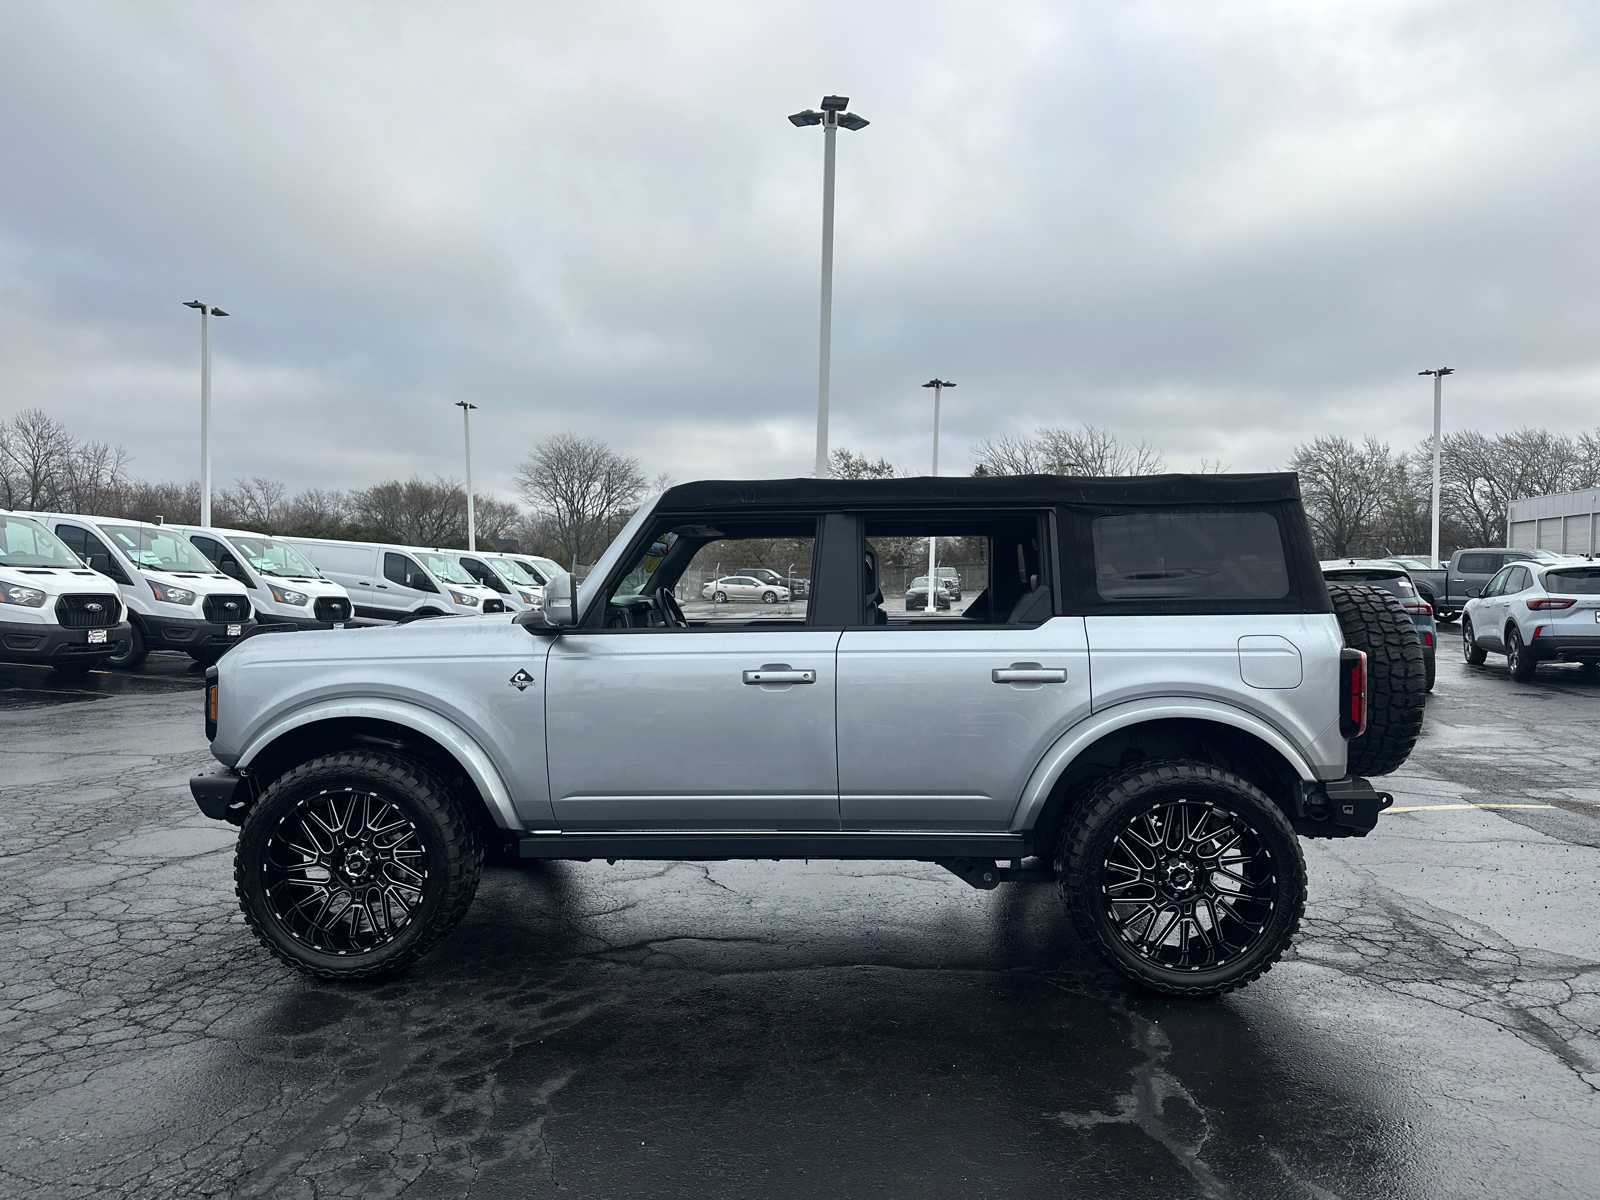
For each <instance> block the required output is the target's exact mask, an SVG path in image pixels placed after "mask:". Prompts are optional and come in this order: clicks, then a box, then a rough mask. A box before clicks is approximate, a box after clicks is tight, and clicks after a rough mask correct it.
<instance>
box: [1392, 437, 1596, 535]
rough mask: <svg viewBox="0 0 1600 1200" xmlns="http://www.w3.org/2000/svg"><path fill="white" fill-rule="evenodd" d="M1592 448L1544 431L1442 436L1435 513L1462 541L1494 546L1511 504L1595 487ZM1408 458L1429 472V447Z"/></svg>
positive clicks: (1589, 442) (1421, 447)
mask: <svg viewBox="0 0 1600 1200" xmlns="http://www.w3.org/2000/svg"><path fill="white" fill-rule="evenodd" d="M1597 433H1600V431H1597ZM1586 439H1587V440H1586ZM1594 447H1595V439H1594V438H1592V437H1590V435H1588V434H1585V435H1584V436H1583V437H1582V438H1578V439H1573V438H1570V437H1567V436H1566V435H1564V434H1558V433H1551V432H1550V431H1549V430H1546V429H1519V430H1516V431H1514V432H1512V433H1502V434H1499V435H1497V436H1495V437H1492V438H1490V437H1486V436H1484V435H1483V434H1482V433H1479V432H1478V431H1477V430H1475V429H1467V430H1462V431H1461V432H1459V433H1447V434H1445V437H1444V444H1443V447H1442V452H1441V455H1440V459H1441V462H1440V468H1439V476H1440V490H1441V498H1440V504H1439V507H1440V512H1441V513H1442V514H1443V515H1444V516H1445V517H1446V519H1448V520H1450V521H1452V522H1453V523H1454V524H1456V525H1458V526H1459V527H1460V528H1461V530H1462V532H1463V534H1464V537H1465V540H1466V541H1468V542H1470V543H1472V544H1475V545H1480V546H1498V545H1500V544H1501V542H1502V541H1503V540H1504V539H1505V536H1506V519H1507V514H1508V512H1509V510H1510V504H1511V501H1513V500H1520V499H1523V498H1525V497H1528V496H1543V495H1547V494H1548V493H1551V492H1571V491H1577V490H1578V489H1580V488H1585V487H1593V486H1594V485H1595V482H1596V469H1597V467H1600V463H1597V462H1596V458H1595V455H1594ZM1412 460H1413V462H1415V463H1417V465H1418V467H1419V469H1420V467H1421V465H1422V464H1423V462H1424V461H1425V462H1426V463H1427V467H1428V470H1429V472H1430V474H1431V472H1432V469H1433V467H1432V464H1433V446H1432V443H1431V442H1423V443H1421V444H1420V445H1419V446H1418V447H1417V449H1416V450H1415V451H1414V452H1413V454H1412Z"/></svg>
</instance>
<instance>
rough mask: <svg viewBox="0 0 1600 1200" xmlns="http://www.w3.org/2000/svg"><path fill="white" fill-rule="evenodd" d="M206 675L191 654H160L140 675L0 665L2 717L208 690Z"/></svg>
mask: <svg viewBox="0 0 1600 1200" xmlns="http://www.w3.org/2000/svg"><path fill="white" fill-rule="evenodd" d="M205 680H206V669H205V667H203V666H201V665H200V664H199V663H197V662H195V661H194V660H193V659H192V658H190V657H189V656H188V655H187V654H174V653H172V652H171V651H158V652H156V653H154V654H152V655H150V657H149V658H147V659H145V661H144V665H143V666H141V667H140V668H139V669H138V670H137V671H117V670H113V669H111V668H110V667H106V668H104V669H102V670H98V671H90V672H89V673H88V674H87V675H81V676H79V677H77V678H67V677H65V676H63V675H61V674H60V673H59V672H57V671H56V670H54V669H53V668H51V667H27V666H18V665H16V664H13V663H0V711H5V710H6V709H15V708H40V707H49V706H53V705H58V704H75V703H77V702H78V701H80V700H103V699H105V698H106V697H107V696H148V695H163V694H166V693H170V692H176V691H187V690H188V689H190V688H198V687H203V686H204V685H205Z"/></svg>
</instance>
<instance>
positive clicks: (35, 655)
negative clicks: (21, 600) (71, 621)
mask: <svg viewBox="0 0 1600 1200" xmlns="http://www.w3.org/2000/svg"><path fill="white" fill-rule="evenodd" d="M98 632H101V631H100V630H91V629H63V628H62V627H61V626H60V625H24V624H22V623H21V622H15V621H0V662H10V663H41V664H49V663H53V662H68V661H78V660H81V659H96V658H109V657H110V656H111V655H113V654H117V653H126V652H127V649H128V639H129V638H130V637H131V636H132V632H131V630H130V628H129V626H128V623H127V622H126V621H121V622H119V623H118V624H116V625H110V626H107V627H106V628H105V630H104V632H105V635H106V640H105V642H104V643H103V644H100V643H94V644H91V643H90V641H89V635H90V634H91V633H98Z"/></svg>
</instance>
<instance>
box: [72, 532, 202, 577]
mask: <svg viewBox="0 0 1600 1200" xmlns="http://www.w3.org/2000/svg"><path fill="white" fill-rule="evenodd" d="M100 531H101V532H102V533H104V534H105V535H106V536H107V537H108V538H110V539H111V541H112V542H113V543H114V544H115V545H116V547H117V549H119V550H121V551H122V552H123V553H124V554H126V555H127V556H128V557H129V558H130V559H132V560H133V562H135V563H137V564H138V565H139V566H141V567H148V568H150V569H151V570H155V571H197V572H199V573H200V574H202V575H215V574H216V573H217V569H216V567H214V566H212V565H211V560H210V559H208V558H207V557H206V556H205V555H204V554H201V553H200V551H198V550H196V549H195V548H194V546H193V544H192V543H190V541H189V539H188V538H186V537H180V536H179V535H178V534H177V533H175V532H173V531H172V530H169V529H165V528H163V527H161V526H160V525H101V526H100Z"/></svg>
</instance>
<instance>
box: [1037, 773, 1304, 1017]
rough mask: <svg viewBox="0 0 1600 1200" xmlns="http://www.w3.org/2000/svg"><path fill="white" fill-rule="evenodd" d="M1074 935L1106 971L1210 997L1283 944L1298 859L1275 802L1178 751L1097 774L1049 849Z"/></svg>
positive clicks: (1256, 971)
mask: <svg viewBox="0 0 1600 1200" xmlns="http://www.w3.org/2000/svg"><path fill="white" fill-rule="evenodd" d="M1056 871H1057V879H1058V881H1059V886H1060V888H1061V895H1062V899H1063V900H1064V901H1065V903H1066V906H1067V911H1068V912H1069V913H1070V914H1071V916H1072V921H1073V924H1074V925H1075V926H1076V928H1077V930H1078V933H1079V935H1080V936H1081V937H1082V938H1083V939H1084V941H1086V942H1088V943H1089V944H1090V945H1091V946H1093V947H1094V948H1095V950H1096V951H1097V952H1098V953H1099V955H1100V957H1101V958H1103V959H1104V960H1105V961H1106V962H1107V963H1108V964H1110V966H1111V967H1112V969H1113V970H1115V971H1118V972H1120V973H1121V974H1122V975H1124V976H1126V977H1127V978H1129V979H1131V980H1133V982H1134V983H1137V984H1139V985H1140V986H1141V987H1145V988H1148V989H1150V990H1151V991H1155V992H1162V993H1165V994H1166V995H1169V996H1216V995H1220V994H1222V993H1223V992H1231V991H1233V990H1234V989H1235V988H1241V987H1243V986H1244V985H1245V984H1247V983H1249V982H1250V981H1251V980H1254V979H1258V978H1259V977H1260V976H1261V975H1262V974H1264V973H1265V972H1266V971H1267V970H1269V969H1270V968H1271V967H1272V964H1273V963H1275V962H1277V961H1278V959H1279V957H1280V956H1281V955H1282V954H1283V952H1284V951H1285V950H1286V949H1288V947H1289V942H1290V940H1291V939H1292V938H1293V937H1294V934H1295V931H1296V930H1297V929H1298V928H1299V927H1300V916H1301V913H1302V912H1303V911H1304V909H1305V902H1306V871H1305V861H1304V859H1303V858H1301V855H1300V843H1299V841H1298V840H1297V839H1296V838H1295V835H1294V830H1293V829H1291V828H1290V827H1289V822H1288V820H1287V819H1286V818H1285V817H1284V815H1283V812H1282V811H1281V810H1280V809H1279V808H1278V806H1277V805H1276V804H1274V803H1273V802H1272V801H1271V800H1270V799H1268V798H1267V796H1266V795H1265V794H1263V793H1262V792H1261V791H1260V790H1259V789H1258V788H1256V787H1254V786H1253V785H1251V784H1249V783H1246V782H1245V781H1244V780H1243V779H1240V778H1239V777H1238V776H1236V775H1232V774H1229V773H1228V772H1227V771H1223V770H1220V769H1218V768H1217V767H1213V766H1209V765H1207V764H1205V763H1198V762H1191V761H1189V760H1187V759H1165V760H1157V761H1152V762H1146V763H1141V764H1139V765H1137V766H1133V767H1129V768H1126V769H1125V770H1122V771H1118V772H1115V773H1114V774H1112V775H1109V776H1107V777H1106V778H1105V779H1103V780H1101V782H1100V783H1099V784H1098V785H1097V786H1096V787H1095V788H1094V790H1093V791H1091V792H1090V793H1089V794H1088V796H1086V797H1085V798H1084V799H1083V801H1082V802H1081V803H1080V804H1078V806H1077V807H1076V808H1075V809H1073V811H1072V813H1071V814H1070V815H1069V816H1068V818H1067V822H1066V825H1065V827H1064V828H1063V830H1062V832H1061V841H1060V844H1059V848H1058V849H1057V851H1056Z"/></svg>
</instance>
